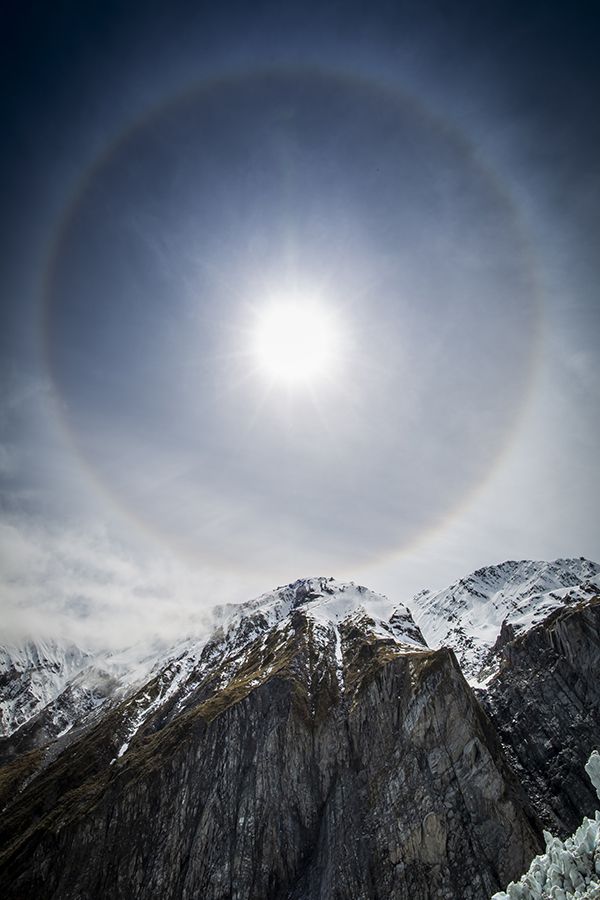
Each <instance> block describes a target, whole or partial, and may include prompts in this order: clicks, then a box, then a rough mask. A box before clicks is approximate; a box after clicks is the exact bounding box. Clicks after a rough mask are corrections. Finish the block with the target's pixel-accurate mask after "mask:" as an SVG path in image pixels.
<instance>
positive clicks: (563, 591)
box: [409, 557, 600, 683]
mask: <svg viewBox="0 0 600 900" xmlns="http://www.w3.org/2000/svg"><path fill="white" fill-rule="evenodd" d="M599 592H600V565H598V564H597V563H594V562H591V561H590V560H587V559H584V558H583V557H580V558H579V559H557V560H554V561H553V562H544V561H532V560H520V561H514V560H509V561H507V562H504V563H501V564H499V565H496V566H488V567H486V568H482V569H478V570H477V571H476V572H473V573H472V574H471V575H469V576H467V577H466V578H461V579H460V580H459V581H456V582H455V583H454V584H452V585H450V587H447V588H445V589H444V590H442V591H437V592H433V593H432V592H430V591H422V592H421V593H420V594H417V595H416V597H414V598H413V600H412V602H411V603H410V604H409V606H410V608H411V610H412V612H413V615H414V618H415V621H416V623H417V625H418V626H419V627H420V628H421V630H422V632H423V634H424V635H425V638H426V640H427V642H428V644H429V645H430V646H432V647H439V646H443V645H445V646H450V647H452V648H453V649H454V650H455V652H456V654H457V656H458V658H459V660H460V662H461V665H462V667H463V670H464V671H465V674H467V675H468V676H469V678H470V680H471V681H472V682H474V683H478V676H479V673H480V670H481V667H482V665H483V663H484V661H485V658H486V656H487V655H488V653H489V651H490V649H491V648H492V647H493V646H494V644H495V642H496V639H497V638H498V635H499V634H500V630H501V628H502V624H503V623H504V622H506V623H507V624H510V625H512V626H513V628H514V630H515V632H517V633H519V632H523V631H525V630H528V629H530V628H532V627H534V626H535V625H537V624H539V623H540V622H542V621H543V620H544V619H545V618H546V617H547V616H548V615H549V614H550V613H551V612H552V611H553V610H555V609H558V608H560V607H562V606H565V605H567V604H570V603H576V602H578V601H581V600H585V599H587V598H589V597H591V596H594V595H595V594H598V593H599Z"/></svg>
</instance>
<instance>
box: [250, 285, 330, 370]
mask: <svg viewBox="0 0 600 900" xmlns="http://www.w3.org/2000/svg"><path fill="white" fill-rule="evenodd" d="M339 338H340V335H339V331H338V328H337V327H336V323H335V321H334V318H333V316H332V315H331V314H330V313H329V312H328V311H327V310H326V309H324V308H322V307H320V306H318V305H316V304H311V303H303V302H299V301H298V302H281V303H276V304H273V305H271V306H269V307H267V308H266V309H265V310H264V311H262V312H261V313H260V314H259V317H258V322H257V326H256V331H255V334H254V354H255V356H256V359H257V362H258V365H259V367H260V369H261V370H262V371H263V372H264V374H265V375H267V376H268V377H269V378H271V379H272V380H273V381H277V382H280V383H285V384H288V385H289V384H294V385H295V384H301V383H305V382H314V381H316V380H318V379H320V378H323V377H325V376H328V375H330V374H331V372H332V370H333V368H334V367H335V365H336V363H337V361H338V357H339Z"/></svg>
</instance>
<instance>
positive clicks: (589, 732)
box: [480, 597, 600, 835]
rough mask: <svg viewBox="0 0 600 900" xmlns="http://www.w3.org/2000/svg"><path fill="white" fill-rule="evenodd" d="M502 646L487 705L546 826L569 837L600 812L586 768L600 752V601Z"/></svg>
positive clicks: (484, 698) (567, 610)
mask: <svg viewBox="0 0 600 900" xmlns="http://www.w3.org/2000/svg"><path fill="white" fill-rule="evenodd" d="M497 646H498V648H499V649H498V653H499V654H500V656H501V659H502V665H501V668H500V672H499V673H498V675H497V676H496V677H495V678H494V679H492V681H491V682H490V684H489V685H488V687H487V690H486V691H483V692H481V693H480V699H481V702H482V704H483V706H484V708H485V709H486V711H487V713H488V715H489V716H490V718H491V720H492V722H493V724H494V726H495V728H496V730H497V733H498V735H499V737H500V740H501V741H502V744H503V747H504V749H505V752H506V754H507V756H508V758H509V760H510V761H511V765H512V767H513V769H514V771H515V772H516V773H517V774H518V776H519V779H520V781H521V783H522V784H523V786H524V788H525V790H526V791H527V793H528V795H529V797H530V798H531V801H532V803H533V804H534V806H535V809H536V812H537V814H538V816H539V817H540V819H541V820H542V821H543V823H544V825H545V826H546V827H547V828H549V829H550V830H551V831H553V832H556V833H558V834H561V835H565V834H570V833H571V832H572V831H574V830H575V828H576V827H577V825H578V824H579V822H580V821H581V817H582V814H583V813H586V814H587V815H593V812H594V810H595V808H596V805H597V803H596V796H595V793H594V791H593V788H592V786H591V784H590V781H589V779H588V778H587V777H586V775H585V772H584V764H585V762H586V760H587V758H588V757H589V755H590V753H591V751H592V750H594V749H596V748H597V747H598V746H599V745H600V679H599V675H600V598H599V597H595V598H592V599H591V600H589V601H585V602H581V603H578V604H576V605H574V606H567V607H564V608H562V609H558V610H556V611H555V612H553V613H552V614H551V615H550V616H548V618H547V619H546V620H545V621H544V622H542V623H541V624H540V625H538V626H536V627H535V628H532V629H531V630H529V631H526V632H525V633H524V634H521V635H517V636H515V635H514V633H513V634H512V635H511V634H510V633H508V632H506V633H505V634H504V635H503V639H502V640H501V641H499V642H498V645H497Z"/></svg>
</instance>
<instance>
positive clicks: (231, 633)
mask: <svg viewBox="0 0 600 900" xmlns="http://www.w3.org/2000/svg"><path fill="white" fill-rule="evenodd" d="M297 612H301V614H302V615H303V616H304V617H305V618H306V619H307V620H308V621H310V622H311V623H312V626H313V628H312V634H313V638H314V640H315V641H316V642H317V643H318V644H319V645H320V646H321V648H322V650H323V652H325V651H326V650H327V648H331V647H333V648H334V652H335V655H336V658H338V657H339V659H338V668H339V666H340V665H341V663H340V660H341V653H342V649H341V634H340V630H339V626H340V625H342V624H343V623H346V624H347V623H349V622H350V621H354V622H355V623H356V624H358V625H359V627H360V628H361V629H362V630H366V631H368V632H370V633H371V634H373V636H374V637H376V638H379V639H384V640H392V641H394V642H395V643H397V644H399V645H401V646H402V647H405V648H407V649H410V648H416V649H423V647H424V641H423V638H422V635H421V633H420V632H419V630H418V628H417V627H416V626H415V623H414V621H413V619H412V617H411V614H410V612H409V610H408V609H407V608H406V607H405V606H402V605H400V606H397V605H396V606H395V605H394V604H393V603H391V602H390V601H389V600H388V599H387V598H386V597H383V596H382V595H380V594H376V593H374V592H373V591H370V590H368V589H367V588H365V587H362V586H360V585H355V584H354V583H352V582H338V581H336V580H335V579H333V578H306V579H300V580H298V581H296V582H294V583H293V584H289V585H284V586H282V587H278V588H275V589H274V590H272V591H269V592H267V593H265V594H261V595H260V596H259V597H256V598H255V599H253V600H250V601H248V602H246V603H242V604H236V605H233V604H230V605H227V606H220V607H216V608H215V610H214V622H215V627H214V630H213V631H212V632H211V633H207V634H205V635H196V636H193V637H188V638H185V639H182V640H181V641H179V642H178V643H176V644H174V645H171V646H166V645H165V644H164V643H161V642H160V641H157V642H155V643H154V644H153V645H148V644H137V645H134V646H132V647H129V648H127V649H125V650H122V651H120V652H96V653H93V652H92V651H90V650H81V649H80V648H78V647H76V646H75V645H74V644H72V643H70V642H60V641H51V642H39V643H37V644H34V643H32V642H29V643H28V644H27V645H25V646H24V647H22V648H19V647H8V646H7V647H5V648H4V649H3V651H2V652H1V654H0V684H2V685H3V688H2V697H3V699H2V702H1V704H0V736H2V735H4V736H7V735H10V734H13V733H15V731H17V730H18V729H19V728H20V727H21V726H23V725H24V724H25V723H27V722H29V721H31V720H33V719H35V718H36V717H38V721H41V720H42V718H43V722H42V724H43V728H44V735H47V736H48V738H52V737H59V736H62V735H64V734H67V733H68V731H69V730H70V729H71V728H72V727H73V726H74V725H75V724H81V722H82V721H83V719H84V718H85V717H86V716H89V715H90V714H92V713H94V712H95V711H96V710H98V709H99V708H100V707H106V706H107V705H111V704H114V703H116V702H120V701H122V700H126V699H127V698H128V697H131V698H132V700H131V703H132V707H131V711H130V714H129V715H128V716H127V718H128V720H129V721H128V723H127V724H126V727H125V729H124V732H123V744H122V752H125V750H126V748H127V746H128V744H129V741H130V740H131V738H132V737H133V735H134V734H135V732H136V731H137V730H138V729H139V728H140V726H141V725H142V724H143V723H144V721H146V720H147V719H148V717H149V716H150V715H151V714H152V713H153V711H155V710H156V709H158V707H159V706H161V705H162V704H164V703H165V702H167V701H168V700H169V699H170V698H173V697H177V696H184V695H185V693H186V691H190V690H192V688H193V685H194V684H197V683H198V682H199V681H200V680H201V677H202V675H203V673H204V672H206V671H208V670H209V669H210V667H211V666H212V665H214V664H215V663H216V662H217V661H219V662H220V663H221V667H222V681H223V684H222V687H224V686H225V683H226V682H227V680H228V679H231V678H233V677H235V674H236V672H237V671H239V669H240V668H241V667H242V666H243V664H244V660H245V654H244V651H245V648H247V647H248V646H250V645H251V644H252V643H253V642H254V641H256V640H257V639H259V638H261V637H264V639H265V640H266V638H267V636H268V634H269V633H270V632H271V631H272V630H273V629H284V628H285V627H286V626H287V625H288V624H289V623H290V621H291V618H292V617H293V616H294V615H295V614H296V613H297ZM154 677H156V678H157V679H158V685H159V687H158V691H157V693H156V694H155V695H153V696H152V698H150V697H148V698H147V699H146V700H145V699H144V692H143V691H144V685H145V684H146V683H147V682H148V681H149V680H150V679H151V678H154ZM340 679H341V675H340Z"/></svg>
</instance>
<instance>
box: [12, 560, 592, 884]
mask: <svg viewBox="0 0 600 900" xmlns="http://www.w3.org/2000/svg"><path fill="white" fill-rule="evenodd" d="M599 571H600V567H599V566H597V565H596V564H594V563H590V562H587V561H586V560H581V559H579V560H557V561H555V562H552V563H539V562H509V563H502V564H500V565H498V566H492V567H489V568H486V569H481V570H479V571H478V572H475V573H473V575H471V576H468V577H466V578H464V579H461V580H460V581H459V582H457V583H456V584H454V585H451V586H450V587H449V588H447V589H446V590H445V591H440V592H438V593H436V594H433V593H429V592H423V593H422V594H420V595H418V596H417V598H416V599H415V601H413V610H414V612H415V614H416V617H418V622H417V623H416V622H415V620H414V619H413V616H412V614H411V612H410V610H409V608H407V607H406V606H404V605H402V604H400V605H399V604H397V603H395V602H390V601H389V600H388V599H387V598H385V597H383V596H381V595H379V594H375V593H373V592H372V591H370V590H368V589H367V588H365V587H361V586H358V585H355V584H353V583H351V582H350V583H343V582H338V581H336V580H334V579H333V578H307V579H302V580H299V581H296V582H294V583H293V584H289V585H285V586H283V587H279V588H276V589H275V590H273V591H269V592H268V593H266V594H262V595H261V596H260V597H257V598H256V599H254V600H250V601H249V602H247V603H243V604H239V605H224V606H220V607H216V608H215V610H214V615H213V627H212V629H211V630H210V632H209V633H207V634H203V635H198V634H196V635H190V636H187V637H185V638H182V639H181V641H179V642H178V643H176V644H174V645H172V646H168V647H166V646H164V645H162V644H160V643H156V644H155V645H152V646H141V645H137V646H134V647H130V648H128V649H127V650H124V651H122V652H121V653H114V652H112V653H107V652H102V653H100V652H95V653H92V652H91V651H89V650H81V649H80V648H76V647H74V646H73V645H69V644H61V643H60V642H53V643H52V642H50V643H49V642H46V644H42V643H40V644H38V645H33V644H29V645H28V646H27V648H18V647H12V648H6V649H5V651H4V653H3V655H2V657H0V688H1V690H2V693H1V699H2V703H3V706H2V711H3V716H4V730H5V734H4V736H3V737H0V809H2V816H0V893H2V895H3V896H5V897H6V898H7V900H28V898H32V900H33V898H36V900H37V898H38V897H40V896H44V897H46V898H48V900H76V898H79V897H82V896H85V897H90V898H91V900H96V898H98V900H99V898H101V897H108V896H110V897H114V898H115V900H119V898H123V900H124V898H125V897H126V898H127V900H147V898H148V897H161V898H162V900H184V898H191V897H198V896H201V897H203V898H206V900H225V898H230V897H234V896H235V897H236V898H238V900H255V898H257V897H269V898H282V900H283V898H290V900H325V898H327V900H330V898H331V900H345V898H347V897H357V898H358V897H360V898H363V900H374V898H375V897H384V896H385V897H393V898H395V900H426V898H431V897H440V898H441V897H465V898H466V897H470V898H471V900H488V898H489V897H490V896H491V895H492V894H493V893H494V892H495V891H497V890H498V889H500V888H504V887H506V885H507V883H508V882H509V881H510V880H511V879H513V880H514V879H516V878H518V877H519V876H520V875H521V873H522V872H523V871H525V870H526V869H527V867H528V866H529V864H530V862H531V859H532V858H533V857H534V855H535V854H536V853H539V852H540V851H541V850H542V847H543V843H542V826H544V827H546V828H548V827H550V828H552V829H553V831H554V833H559V834H565V833H568V832H569V830H573V828H574V827H575V826H576V825H577V824H578V823H579V822H580V821H581V817H582V812H583V813H586V812H587V811H588V807H589V805H590V803H591V802H595V801H594V800H593V797H592V800H590V795H591V794H592V792H591V790H590V786H589V783H587V780H586V779H585V778H584V777H583V774H582V773H583V764H584V762H585V760H586V759H587V758H588V756H589V754H590V752H591V750H593V749H594V747H595V746H597V745H598V744H600V688H599V687H598V684H599V682H598V678H597V672H598V669H599V667H600V639H599V633H600V590H599V589H598V576H599ZM419 623H421V624H422V627H423V629H424V631H425V632H426V634H427V635H428V636H429V639H430V641H431V642H432V643H434V642H435V644H442V645H445V646H441V647H439V649H436V648H430V647H428V646H427V644H426V643H425V639H424V637H423V633H422V631H421V630H420V628H419ZM448 644H450V646H453V647H454V648H455V650H456V652H457V656H455V654H454V653H453V652H452V651H451V650H449V649H447V647H448ZM457 657H458V658H459V659H460V665H459V662H458V661H457ZM483 664H485V665H486V666H487V670H488V672H492V671H493V672H494V673H495V674H494V675H493V677H491V676H490V677H489V678H488V681H487V683H486V685H485V689H480V690H477V691H474V690H473V689H472V687H471V686H470V685H469V684H468V683H467V681H466V680H465V678H464V677H463V672H464V671H466V672H467V674H469V675H470V680H471V682H472V683H473V681H475V680H476V679H475V677H474V676H475V673H479V671H480V670H481V668H482V665H483ZM461 666H462V670H461ZM478 684H479V685H481V682H478ZM2 761H4V765H2ZM108 859H110V861H111V864H110V865H109V866H107V860H108Z"/></svg>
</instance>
